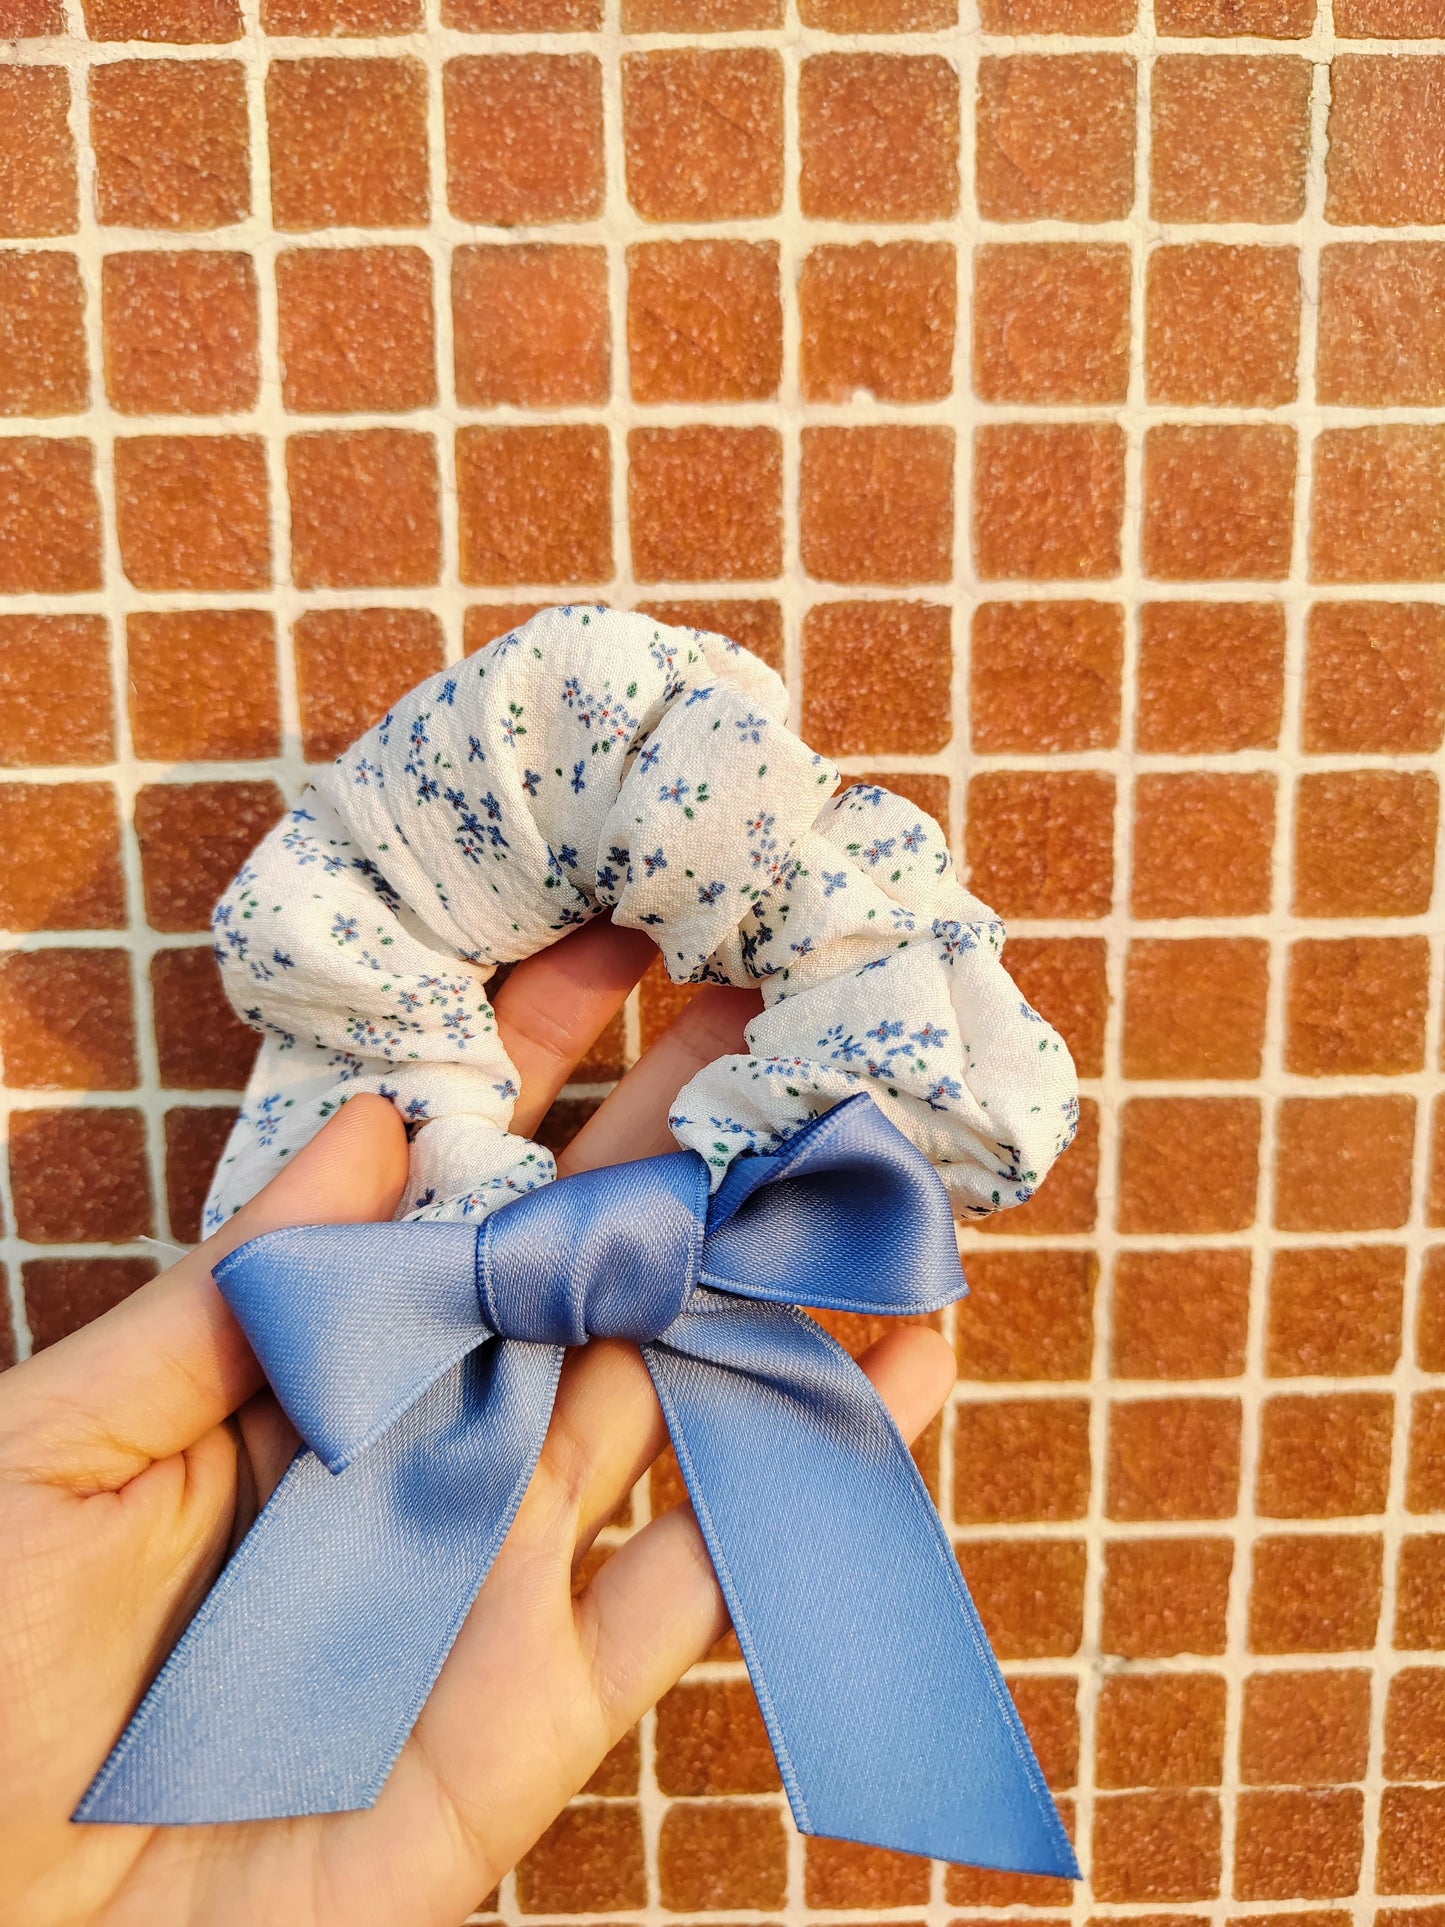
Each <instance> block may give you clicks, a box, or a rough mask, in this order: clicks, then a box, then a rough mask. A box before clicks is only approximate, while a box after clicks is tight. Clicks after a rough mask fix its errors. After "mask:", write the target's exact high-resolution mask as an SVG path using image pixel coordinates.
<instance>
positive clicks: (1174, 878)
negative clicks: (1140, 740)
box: [1130, 771, 1275, 917]
mask: <svg viewBox="0 0 1445 1927" xmlns="http://www.w3.org/2000/svg"><path fill="white" fill-rule="evenodd" d="M1274 805H1275V779H1274V777H1273V776H1271V775H1265V774H1263V773H1260V774H1249V775H1240V776H1231V775H1224V774H1222V773H1220V774H1215V773H1213V772H1210V773H1204V772H1200V773H1198V774H1196V773H1194V772H1192V771H1180V772H1178V773H1174V772H1169V773H1164V772H1162V771H1161V772H1158V773H1151V774H1146V775H1143V776H1140V777H1139V779H1138V781H1137V783H1136V784H1135V786H1134V875H1133V879H1132V884H1131V890H1130V903H1131V907H1132V909H1133V912H1134V915H1135V916H1136V917H1249V916H1259V915H1261V914H1262V913H1263V912H1264V911H1266V910H1268V909H1269V903H1270V889H1271V883H1272V861H1273V847H1274Z"/></svg>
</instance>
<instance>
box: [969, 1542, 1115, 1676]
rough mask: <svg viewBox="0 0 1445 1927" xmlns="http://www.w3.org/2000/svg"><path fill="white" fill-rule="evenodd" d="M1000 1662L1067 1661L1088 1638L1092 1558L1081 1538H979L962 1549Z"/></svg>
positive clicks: (976, 1601) (972, 1590) (971, 1587)
mask: <svg viewBox="0 0 1445 1927" xmlns="http://www.w3.org/2000/svg"><path fill="white" fill-rule="evenodd" d="M958 1558H959V1564H960V1565H961V1566H962V1567H963V1576H964V1578H965V1579H966V1580H967V1581H968V1589H969V1592H970V1593H971V1594H972V1595H973V1603H974V1605H975V1606H977V1608H978V1613H979V1618H980V1619H982V1621H983V1624H984V1630H985V1631H986V1632H987V1634H988V1637H989V1641H990V1643H991V1644H992V1646H993V1649H994V1651H995V1652H996V1653H997V1655H998V1657H999V1658H1000V1659H1003V1660H1009V1659H1067V1658H1068V1657H1069V1655H1070V1654H1072V1653H1076V1652H1077V1651H1078V1650H1079V1642H1080V1641H1081V1640H1082V1638H1083V1636H1084V1574H1085V1569H1086V1566H1087V1555H1086V1553H1085V1550H1084V1546H1083V1544H1082V1542H1081V1541H1079V1540H1075V1539H1042V1538H1032V1539H996V1540H989V1539H975V1540H970V1541H968V1542H966V1543H965V1544H963V1545H960V1546H959V1547H958Z"/></svg>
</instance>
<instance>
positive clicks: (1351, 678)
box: [1302, 602, 1445, 755]
mask: <svg viewBox="0 0 1445 1927" xmlns="http://www.w3.org/2000/svg"><path fill="white" fill-rule="evenodd" d="M1442 732H1445V609H1441V608H1439V607H1438V606H1437V605H1436V604H1434V603H1431V602H1317V603H1316V604H1315V605H1314V607H1313V608H1312V609H1311V610H1310V613H1309V652H1308V656H1307V658H1306V664H1305V693H1304V718H1303V726H1302V733H1303V742H1304V747H1305V749H1307V750H1316V751H1322V752H1324V753H1326V754H1328V753H1330V752H1338V751H1345V752H1349V751H1363V752H1365V753H1366V754H1369V753H1370V752H1376V753H1379V752H1384V753H1386V754H1390V753H1400V754H1406V755H1408V754H1410V753H1412V752H1416V753H1418V752H1422V751H1423V752H1426V753H1428V752H1431V751H1434V750H1437V749H1439V747H1440V742H1441V736H1442Z"/></svg>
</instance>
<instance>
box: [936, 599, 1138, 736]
mask: <svg viewBox="0 0 1445 1927" xmlns="http://www.w3.org/2000/svg"><path fill="white" fill-rule="evenodd" d="M1123 656H1124V612H1123V610H1122V609H1121V608H1120V607H1119V605H1118V604H1117V603H1111V602H1063V601H1059V602H1055V601H1048V602H983V603H980V604H979V605H978V607H977V608H976V609H975V611H974V617H973V637H972V647H971V650H970V656H969V665H970V672H971V681H970V696H969V702H970V716H971V721H972V730H973V747H974V748H975V749H976V750H982V751H984V752H986V753H989V754H1003V753H1009V752H1013V751H1023V752H1031V751H1039V750H1080V749H1110V748H1112V747H1113V745H1114V744H1115V743H1117V742H1118V740H1119V706H1120V668H1121V664H1122V662H1123Z"/></svg>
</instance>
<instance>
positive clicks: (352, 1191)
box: [0, 1094, 407, 1492]
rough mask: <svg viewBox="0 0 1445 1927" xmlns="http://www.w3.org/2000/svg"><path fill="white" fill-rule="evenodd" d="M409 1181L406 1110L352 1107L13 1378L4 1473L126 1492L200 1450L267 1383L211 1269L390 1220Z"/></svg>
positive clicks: (363, 1102)
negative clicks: (293, 1233)
mask: <svg viewBox="0 0 1445 1927" xmlns="http://www.w3.org/2000/svg"><path fill="white" fill-rule="evenodd" d="M406 1170H407V1152H406V1132H405V1128H404V1127H403V1125H402V1122H401V1119H400V1117H399V1116H398V1115H397V1112H396V1110H395V1108H394V1107H393V1106H392V1105H391V1104H389V1103H388V1102H387V1101H386V1099H385V1098H380V1097H372V1096H370V1095H365V1094H363V1095H359V1096H357V1097H354V1098H352V1100H351V1101H350V1103H348V1104H346V1105H344V1106H343V1107H342V1109H341V1110H340V1111H339V1112H338V1113H337V1115H336V1116H335V1117H334V1118H332V1119H331V1120H330V1122H329V1123H328V1124H327V1125H326V1126H325V1128H324V1129H323V1130H321V1131H319V1132H318V1133H317V1135H316V1136H315V1137H314V1138H313V1139H312V1140H311V1142H310V1143H309V1144H307V1145H305V1146H304V1147H303V1148H302V1149H301V1150H300V1151H298V1152H297V1154H296V1156H295V1158H294V1159H293V1160H292V1162H291V1163H290V1164H288V1165H287V1166H286V1168H285V1169H284V1170H283V1171H281V1172H280V1173H279V1174H278V1176H276V1177H275V1178H273V1179H272V1181H271V1183H270V1184H268V1185H267V1186H266V1188H265V1190H264V1191H260V1192H258V1193H257V1195H256V1196H255V1197H254V1198H252V1200H251V1201H250V1203H249V1204H247V1205H244V1206H243V1207H242V1208H241V1210H240V1211H238V1212H237V1213H236V1215H235V1217H233V1218H232V1219H231V1220H230V1222H229V1223H228V1224H226V1225H223V1226H222V1228H221V1229H220V1230H219V1231H218V1232H216V1234H215V1235H214V1236H213V1237H211V1238H208V1239H207V1240H206V1242H205V1243H204V1244H203V1245H199V1246H197V1248H196V1249H195V1250H194V1251H192V1252H190V1253H189V1254H188V1255H187V1256H186V1257H184V1258H182V1259H181V1260H180V1262H179V1263H178V1264H174V1265H172V1266H171V1267H170V1269H169V1270H168V1271H164V1272H162V1273H161V1275H160V1276H159V1277H158V1278H155V1279H153V1280H152V1281H151V1283H150V1284H148V1285H143V1286H142V1287H141V1289H140V1290H139V1291H137V1292H134V1293H132V1295H131V1296H130V1297H129V1298H127V1299H126V1300H125V1301H124V1303H122V1304H119V1305H117V1306H116V1307H115V1308H114V1310H112V1311H109V1312H107V1313H106V1314H105V1315H104V1316H103V1317H101V1318H97V1319H96V1320H95V1322H94V1323H93V1324H90V1325H87V1326H86V1327H85V1328H84V1329H83V1330H82V1331H78V1332H74V1333H72V1334H71V1336H70V1337H68V1338H63V1339H62V1340H61V1341H60V1343H59V1344H58V1345H52V1346H51V1347H50V1348H49V1349H48V1350H46V1351H44V1352H41V1353H40V1354H39V1356H38V1357H35V1358H32V1359H28V1360H27V1361H26V1362H25V1363H24V1364H23V1365H18V1366H16V1367H15V1368H14V1370H13V1371H10V1372H7V1373H6V1375H5V1377H4V1379H3V1380H0V1465H3V1466H5V1467H6V1468H8V1469H11V1470H20V1471H23V1472H24V1473H25V1475H26V1476H28V1477H31V1478H35V1479H39V1480H43V1481H44V1482H46V1483H48V1484H55V1485H69V1486H72V1487H74V1488H76V1489H77V1490H84V1491H88V1492H97V1491H113V1490H115V1489H116V1488H117V1487H119V1486H122V1485H124V1484H126V1483H127V1481H129V1480H130V1479H133V1478H135V1477H136V1475H137V1474H138V1473H140V1472H143V1471H144V1470H145V1468H146V1466H147V1465H149V1464H150V1463H151V1462H152V1461H153V1460H155V1459H162V1458H168V1457H169V1456H170V1455H171V1453H173V1452H180V1451H183V1450H184V1449H185V1448H186V1447H187V1446H189V1445H192V1444H194V1443H195V1441H196V1440H197V1439H198V1438H200V1437H201V1436H202V1434H203V1433H205V1432H208V1431H210V1429H211V1427H212V1426H214V1425H218V1424H219V1423H220V1422H221V1420H222V1419H224V1418H225V1417H226V1416H227V1415H228V1414H229V1413H231V1412H234V1411H235V1410H236V1408H237V1407H238V1406H239V1405H240V1404H241V1403H242V1402H243V1401H244V1400H245V1399H247V1398H249V1397H250V1395H251V1393H252V1392H254V1391H255V1390H256V1388H257V1386H258V1385H259V1384H260V1383H261V1368H260V1366H259V1365H258V1364H257V1363H256V1359H255V1357H254V1355H253V1353H252V1351H251V1348H250V1346H249V1345H248V1344H247V1343H246V1340H245V1338H244V1336H243V1335H242V1332H241V1329H240V1327H239V1325H237V1323H236V1321H235V1319H234V1318H233V1317H232V1316H231V1312H230V1308H229V1307H228V1306H227V1304H226V1301H225V1299H224V1298H222V1296H221V1294H220V1292H219V1291H218V1290H217V1289H216V1284H215V1280H214V1279H213V1278H212V1276H211V1267H212V1266H213V1265H214V1264H215V1263H216V1262H217V1261H218V1260H219V1259H221V1258H223V1257H224V1256H225V1255H226V1253H227V1252H228V1251H234V1250H235V1248H236V1247H237V1246H238V1245H242V1244H244V1243H245V1242H246V1240H247V1239H248V1238H254V1237H256V1236H258V1235H259V1234H260V1233H261V1232H263V1231H274V1230H277V1229H279V1228H280V1227H281V1226H283V1225H293V1224H353V1223H359V1222H361V1221H363V1220H366V1219H376V1218H389V1217H390V1216H391V1214H392V1212H393V1211H394V1210H395V1209H396V1204H397V1200H398V1199H399V1198H400V1196H401V1193H402V1187H403V1185H404V1184H405V1182H406Z"/></svg>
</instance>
